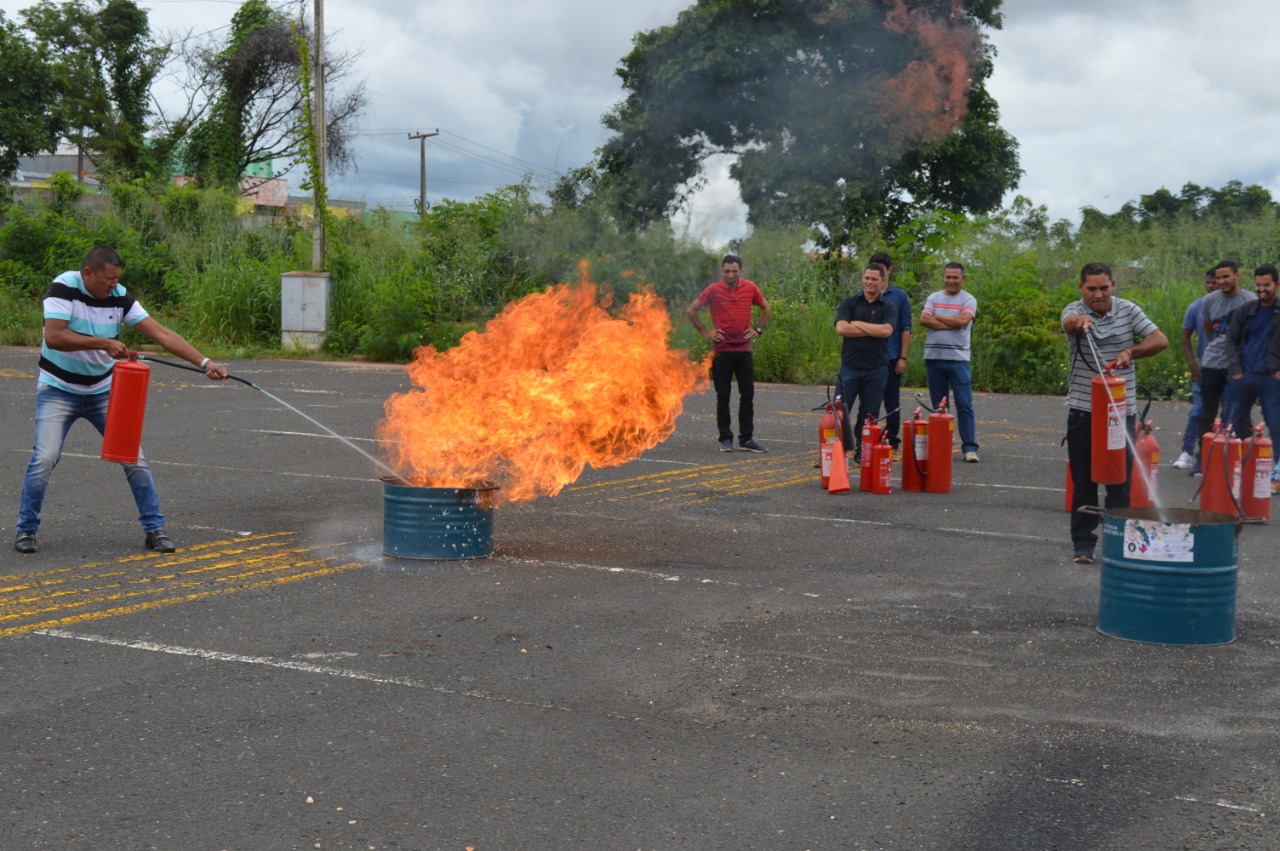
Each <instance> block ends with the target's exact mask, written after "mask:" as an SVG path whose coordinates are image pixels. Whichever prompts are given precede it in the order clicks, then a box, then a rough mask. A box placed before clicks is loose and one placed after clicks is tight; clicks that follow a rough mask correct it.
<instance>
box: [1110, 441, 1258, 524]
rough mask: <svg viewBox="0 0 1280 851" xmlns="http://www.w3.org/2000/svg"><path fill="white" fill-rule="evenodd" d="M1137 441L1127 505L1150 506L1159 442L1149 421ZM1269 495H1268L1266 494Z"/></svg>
mask: <svg viewBox="0 0 1280 851" xmlns="http://www.w3.org/2000/svg"><path fill="white" fill-rule="evenodd" d="M1139 432H1140V434H1139V435H1138V443H1137V447H1136V451H1135V452H1134V454H1133V480H1132V485H1131V486H1130V488H1129V505H1130V506H1131V507H1133V508H1151V507H1152V506H1154V505H1155V504H1156V485H1157V484H1158V483H1159V480H1160V444H1159V443H1158V442H1156V438H1155V435H1153V434H1152V433H1151V421H1150V420H1146V421H1144V422H1143V423H1142V424H1141V425H1140V426H1139ZM1268 496H1269V495H1268Z"/></svg>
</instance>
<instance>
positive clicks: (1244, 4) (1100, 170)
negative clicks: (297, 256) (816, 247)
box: [0, 0, 1280, 239]
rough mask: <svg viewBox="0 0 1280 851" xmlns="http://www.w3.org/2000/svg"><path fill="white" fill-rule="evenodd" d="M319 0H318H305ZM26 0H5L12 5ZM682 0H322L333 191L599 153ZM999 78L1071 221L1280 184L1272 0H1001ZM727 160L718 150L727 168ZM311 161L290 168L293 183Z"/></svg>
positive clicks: (1031, 175) (395, 193)
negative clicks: (647, 35) (332, 64)
mask: <svg viewBox="0 0 1280 851" xmlns="http://www.w3.org/2000/svg"><path fill="white" fill-rule="evenodd" d="M302 2H303V3H304V4H305V5H306V6H307V7H308V8H309V9H310V8H314V5H313V4H314V0H302ZM139 4H140V5H141V6H143V7H144V8H146V9H147V10H148V11H150V13H151V20H152V26H153V29H154V30H155V31H156V32H157V33H160V32H178V31H182V32H186V31H188V30H194V31H195V32H196V33H204V32H208V31H217V32H219V33H225V32H226V29H225V28H226V25H227V24H228V22H229V21H230V18H231V15H232V14H233V13H234V11H235V8H236V6H237V5H238V4H237V2H235V0H139ZM28 5H31V3H30V2H28V0H0V9H3V10H4V11H5V12H6V14H8V15H9V16H10V17H13V16H14V14H15V12H16V11H17V10H18V9H21V8H23V7H25V6H28ZM689 5H690V0H645V2H643V3H628V4H614V3H602V2H600V0H526V2H523V3H515V2H512V1H511V0H466V2H459V0H325V4H324V14H325V25H326V30H327V31H328V32H329V33H330V34H331V38H332V40H333V41H334V42H335V43H336V46H337V47H338V49H341V50H347V51H360V52H362V54H363V56H362V58H361V60H360V64H359V71H358V74H359V76H362V77H364V78H365V79H366V80H367V83H368V86H369V91H370V94H371V109H370V111H369V113H368V114H367V115H366V116H365V117H364V119H363V121H362V122H361V124H362V130H361V135H360V137H359V143H358V149H357V151H358V153H357V160H358V162H357V165H358V171H357V172H356V173H353V174H350V175H347V176H345V177H337V176H335V177H334V178H333V179H332V180H331V183H332V184H333V186H332V189H331V195H333V196H334V197H341V198H349V199H353V200H362V201H365V202H367V203H368V204H370V205H371V206H376V205H383V206H387V207H390V208H396V209H412V205H413V201H414V199H415V198H416V197H417V195H418V180H419V169H418V153H419V151H418V147H419V142H417V141H411V140H409V139H408V138H407V135H408V134H409V133H411V132H414V133H417V132H431V131H434V130H437V129H438V130H439V131H440V135H439V136H437V137H435V138H432V139H429V140H427V141H426V151H427V194H428V197H429V199H430V200H431V201H432V202H433V203H434V202H437V201H438V200H439V199H440V198H441V197H442V196H445V197H451V198H459V199H465V198H469V197H472V196H473V195H476V194H479V193H483V192H487V191H491V190H493V189H495V188H497V187H498V186H501V185H505V184H507V183H511V182H516V181H518V180H519V179H520V177H521V175H522V174H523V173H525V172H531V173H532V174H533V178H534V182H535V184H536V185H547V184H549V182H550V181H551V180H552V179H553V178H554V175H555V174H557V173H560V172H563V171H566V170H568V169H571V168H576V167H578V166H581V165H584V164H586V163H587V162H589V161H590V159H591V157H592V153H593V151H594V150H595V149H596V148H597V147H598V146H599V145H600V144H601V143H602V142H603V141H604V139H605V133H604V130H603V128H602V127H601V126H600V117H601V115H602V114H603V113H605V112H606V111H607V110H608V109H609V108H610V107H612V106H613V105H614V104H615V103H617V102H618V101H619V100H620V99H621V96H622V93H621V89H620V88H619V85H618V79H617V77H616V76H615V75H614V70H615V69H616V67H617V65H618V61H619V59H621V57H622V56H623V55H625V54H626V53H627V52H628V51H629V50H630V48H631V41H632V38H633V37H634V35H635V34H636V33H637V32H640V31H642V30H647V29H652V28H655V27H659V26H663V25H665V24H669V23H673V22H674V21H675V19H676V15H677V14H678V12H679V11H680V10H681V9H683V8H686V7H687V6H689ZM1003 11H1004V16H1005V26H1004V29H1003V30H1000V31H996V32H992V33H989V36H990V38H991V40H992V42H993V43H994V44H995V46H996V48H997V50H998V51H999V54H998V56H997V58H996V64H995V67H996V72H995V75H994V77H993V78H992V79H991V81H990V82H989V87H990V90H991V92H992V94H993V95H994V96H995V98H996V100H997V101H998V102H999V104H1000V112H1001V123H1002V125H1003V126H1004V127H1005V128H1006V129H1007V130H1008V131H1009V132H1010V133H1011V134H1012V135H1013V136H1014V137H1015V138H1017V139H1018V141H1019V143H1020V145H1021V157H1022V167H1023V169H1024V170H1025V172H1026V173H1025V175H1024V177H1023V179H1022V183H1021V186H1020V187H1019V189H1018V190H1017V191H1018V193H1020V194H1023V195H1026V196H1028V197H1030V198H1031V199H1032V200H1033V201H1034V202H1036V203H1037V204H1044V205H1047V206H1048V208H1049V212H1050V215H1051V216H1052V217H1053V218H1055V219H1056V218H1068V219H1071V220H1073V221H1077V220H1078V218H1079V210H1080V208H1081V207H1083V206H1086V205H1092V206H1095V207H1097V208H1099V209H1101V210H1103V211H1105V212H1112V211H1114V210H1115V209H1117V208H1118V207H1119V206H1120V205H1121V204H1122V203H1124V202H1125V201H1128V200H1136V199H1137V198H1138V196H1139V195H1141V194H1144V193H1148V192H1151V191H1154V190H1156V189H1158V188H1160V187H1161V186H1164V187H1167V188H1169V189H1170V190H1173V191H1174V192H1176V191H1177V190H1179V189H1180V188H1181V187H1182V185H1183V184H1185V183H1187V182H1193V183H1198V184H1200V185H1202V186H1211V187H1219V186H1221V185H1223V184H1224V183H1226V182H1227V181H1230V180H1240V181H1242V182H1244V183H1246V184H1248V183H1258V184H1261V185H1262V186H1265V187H1266V188H1267V189H1269V190H1271V192H1272V193H1273V195H1275V196H1277V197H1280V144H1277V139H1278V138H1280V83H1278V82H1277V81H1280V58H1278V57H1280V13H1278V12H1277V7H1276V5H1275V0H1125V2H1116V0H1070V2H1065V1H1064V2H1049V0H1005V2H1004V5H1003ZM724 167H725V164H720V170H721V171H723V168H724ZM299 180H300V177H298V176H297V175H294V176H293V182H294V184H295V185H296V183H297V182H298V181H299ZM744 221H745V220H744V210H743V209H742V208H741V205H740V203H737V201H736V191H735V189H734V187H733V186H732V185H731V184H729V183H727V182H726V181H723V180H722V181H719V182H716V183H714V184H713V187H712V188H711V189H710V190H709V191H708V192H706V193H704V197H703V198H702V199H700V202H699V204H698V208H697V209H696V210H695V211H694V217H693V222H692V224H691V227H692V230H693V231H695V232H696V233H698V234H703V235H705V234H715V235H716V236H718V237H719V238H722V239H723V238H728V237H730V236H733V235H737V234H738V233H741V231H742V230H743V228H744V224H743V222H744Z"/></svg>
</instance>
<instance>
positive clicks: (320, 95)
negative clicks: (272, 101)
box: [311, 0, 326, 272]
mask: <svg viewBox="0 0 1280 851" xmlns="http://www.w3.org/2000/svg"><path fill="white" fill-rule="evenodd" d="M315 2H316V44H315V49H314V50H313V53H314V56H315V64H314V65H313V66H312V76H313V77H314V85H315V97H314V100H313V104H314V106H315V116H314V121H313V122H312V123H313V127H312V130H313V132H314V133H315V134H316V173H315V174H314V175H312V179H313V180H314V181H315V187H314V190H313V191H314V192H315V196H314V198H315V208H316V215H315V221H314V222H313V223H312V225H311V268H312V270H313V271H316V272H319V271H320V270H321V269H323V268H324V261H325V250H324V249H325V245H324V216H323V215H322V213H323V211H322V210H321V209H320V199H321V196H322V194H323V193H324V189H325V156H326V148H325V146H326V140H325V135H326V133H325V116H324V0H315Z"/></svg>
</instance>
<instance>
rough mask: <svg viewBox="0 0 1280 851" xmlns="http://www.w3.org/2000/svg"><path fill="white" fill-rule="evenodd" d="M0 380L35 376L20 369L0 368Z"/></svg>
mask: <svg viewBox="0 0 1280 851" xmlns="http://www.w3.org/2000/svg"><path fill="white" fill-rule="evenodd" d="M0 378H35V376H34V375H32V374H31V373H29V372H23V371H22V370H20V369H6V368H0Z"/></svg>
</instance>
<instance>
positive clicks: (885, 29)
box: [598, 0, 1021, 251]
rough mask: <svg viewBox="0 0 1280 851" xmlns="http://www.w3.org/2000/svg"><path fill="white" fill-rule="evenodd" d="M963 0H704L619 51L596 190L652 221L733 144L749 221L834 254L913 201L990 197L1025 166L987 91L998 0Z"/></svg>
mask: <svg viewBox="0 0 1280 851" xmlns="http://www.w3.org/2000/svg"><path fill="white" fill-rule="evenodd" d="M966 5H967V8H965V10H964V11H963V13H960V14H957V13H956V11H955V10H956V8H957V7H956V4H954V3H951V2H949V0H910V2H908V0H896V1H895V2H894V3H892V4H890V3H886V2H882V0H837V2H831V0H699V2H698V3H697V4H696V5H695V6H693V7H691V8H689V9H687V10H685V11H684V12H682V13H681V14H680V16H679V18H678V19H677V21H676V23H675V24H673V25H671V26H667V27H662V28H660V29H656V30H651V31H648V32H642V33H640V34H639V35H637V36H636V39H635V47H634V49H633V50H632V51H631V53H630V54H628V55H627V56H626V57H624V58H623V60H622V63H621V66H620V68H619V70H618V75H619V76H620V77H621V79H622V83H623V88H624V89H625V91H626V92H627V97H626V99H625V100H624V101H623V102H622V103H620V104H619V105H618V106H617V107H615V108H614V110H613V111H612V112H610V113H609V114H608V115H606V116H605V119H604V122H605V124H606V126H607V127H609V129H610V130H612V131H613V132H614V135H613V137H612V138H611V139H610V140H609V141H608V142H606V144H605V145H604V146H603V147H602V148H601V149H600V151H599V152H598V153H599V156H598V166H599V170H600V172H601V183H602V184H603V187H602V188H603V189H605V190H607V191H608V192H609V193H610V197H611V198H612V199H614V203H615V206H616V209H617V210H618V211H619V213H620V215H621V216H622V217H623V219H624V220H625V221H627V222H629V223H633V224H644V223H648V222H652V221H655V220H657V219H659V218H661V217H662V216H664V215H666V214H667V213H669V212H670V211H671V210H672V209H674V208H677V207H678V206H679V205H680V204H681V203H682V202H683V201H684V200H685V198H686V197H687V195H688V194H689V193H690V192H691V191H692V190H694V189H696V188H697V186H698V180H699V169H700V167H701V165H702V164H703V163H704V162H705V160H706V159H707V158H708V157H709V156H712V155H715V154H726V153H727V154H732V155H735V156H736V157H737V160H736V163H735V165H734V166H733V167H732V169H731V175H732V176H733V177H734V179H735V180H736V181H737V182H738V184H739V187H740V189H741V192H742V197H743V200H744V201H745V202H746V204H747V207H748V209H749V219H750V221H751V223H752V224H753V225H757V226H770V225H788V224H803V225H808V226H814V227H817V228H818V229H819V230H820V232H821V240H820V241H822V242H825V243H826V244H827V245H828V247H829V248H830V249H831V250H833V251H835V250H838V249H839V248H840V247H841V246H842V245H843V244H844V243H845V242H846V240H847V239H848V238H849V236H850V234H851V233H852V232H854V231H856V230H858V229H859V228H861V227H864V226H865V225H866V224H867V223H869V222H877V223H880V224H881V225H882V226H883V227H884V228H885V229H886V230H889V231H891V230H893V229H894V228H895V227H896V226H897V225H898V224H900V223H902V222H903V221H905V220H907V219H908V218H910V216H911V215H912V213H913V211H915V210H918V209H920V208H923V207H941V208H945V209H948V210H952V211H987V210H991V209H994V208H995V207H997V206H998V205H999V202H1000V199H1001V198H1002V197H1003V195H1004V193H1005V191H1006V190H1008V189H1010V188H1012V187H1013V186H1014V185H1016V182H1017V179H1018V177H1019V176H1020V174H1021V172H1020V170H1019V168H1018V157H1017V144H1016V142H1015V141H1014V140H1013V139H1012V138H1011V137H1010V136H1009V135H1008V134H1007V133H1006V132H1005V131H1004V130H1002V129H1001V128H1000V127H999V126H998V124H997V123H996V121H997V120H998V110H997V107H996V103H995V101H994V99H993V98H992V97H991V96H990V94H989V93H988V92H987V91H986V89H985V88H984V81H985V79H986V78H987V76H989V74H990V71H991V63H990V50H989V48H988V47H987V46H986V44H985V42H984V41H983V36H982V33H981V28H982V27H984V26H986V27H998V26H999V25H1000V16H999V13H998V11H997V10H998V8H999V6H1000V0H984V1H983V2H975V3H969V4H966Z"/></svg>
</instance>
